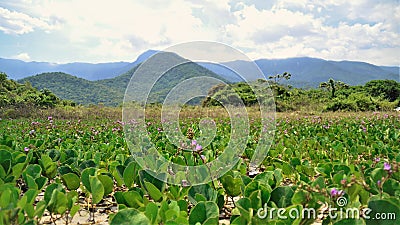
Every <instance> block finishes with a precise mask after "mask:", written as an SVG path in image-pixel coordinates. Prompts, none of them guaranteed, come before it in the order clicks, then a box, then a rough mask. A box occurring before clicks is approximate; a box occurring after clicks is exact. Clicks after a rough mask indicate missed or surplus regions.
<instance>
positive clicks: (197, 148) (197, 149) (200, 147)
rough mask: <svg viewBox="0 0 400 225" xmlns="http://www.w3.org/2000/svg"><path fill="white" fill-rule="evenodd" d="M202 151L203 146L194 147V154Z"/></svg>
mask: <svg viewBox="0 0 400 225" xmlns="http://www.w3.org/2000/svg"><path fill="white" fill-rule="evenodd" d="M202 149H203V146H201V145H199V144H198V145H196V152H198V151H201V150H202Z"/></svg>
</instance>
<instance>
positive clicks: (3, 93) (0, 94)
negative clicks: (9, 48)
mask: <svg viewBox="0 0 400 225" xmlns="http://www.w3.org/2000/svg"><path fill="white" fill-rule="evenodd" d="M73 105H74V103H73V102H72V101H68V100H61V99H60V98H58V97H57V96H56V95H55V94H54V93H53V92H51V91H50V90H49V89H47V88H43V89H41V90H40V91H39V90H38V89H36V88H34V87H32V85H31V84H30V83H29V82H26V83H24V84H20V83H17V82H15V81H13V80H9V79H8V78H7V75H6V74H5V73H1V72H0V109H1V111H0V115H3V116H11V114H13V112H15V111H16V110H18V109H20V110H23V111H26V110H35V109H38V108H42V109H44V108H52V107H55V106H73Z"/></svg>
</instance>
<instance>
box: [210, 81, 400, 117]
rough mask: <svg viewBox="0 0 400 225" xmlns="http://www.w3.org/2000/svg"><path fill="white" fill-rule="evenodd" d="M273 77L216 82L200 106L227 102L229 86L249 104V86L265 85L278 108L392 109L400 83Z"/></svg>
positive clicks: (252, 98)
mask: <svg viewBox="0 0 400 225" xmlns="http://www.w3.org/2000/svg"><path fill="white" fill-rule="evenodd" d="M277 78H280V77H278V76H277V77H270V80H269V81H265V80H258V81H256V82H253V83H250V85H249V84H247V83H242V82H239V83H234V84H230V85H219V86H217V87H214V88H213V89H211V90H210V91H209V96H208V97H207V98H206V99H205V100H204V101H203V106H211V105H219V104H220V103H219V102H218V101H221V102H227V101H228V100H227V99H229V97H230V93H231V91H232V90H234V91H235V92H236V93H238V94H239V96H240V97H241V98H242V99H243V102H244V104H245V105H247V106H251V105H254V104H257V97H256V95H255V94H254V92H253V90H252V88H254V90H260V91H261V92H263V90H265V89H266V88H267V87H268V86H269V87H270V88H271V89H272V91H273V93H274V96H275V102H276V108H277V111H279V112H282V111H293V110H302V111H374V110H393V109H394V108H395V107H396V106H400V83H399V82H396V81H394V80H373V81H369V82H367V83H366V84H365V85H363V86H361V85H360V86H349V85H347V84H345V83H343V82H340V81H334V80H332V79H330V80H329V81H327V82H323V83H321V84H320V88H319V89H300V88H293V87H291V86H288V85H282V84H279V83H278V82H277V80H276V79H277ZM289 78H290V76H289ZM289 78H287V79H289ZM266 83H268V86H267V85H266ZM250 86H251V87H250ZM265 92H266V91H265ZM258 97H260V98H263V96H258ZM267 97H268V96H267Z"/></svg>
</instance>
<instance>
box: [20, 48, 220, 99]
mask: <svg viewBox="0 0 400 225" xmlns="http://www.w3.org/2000/svg"><path fill="white" fill-rule="evenodd" d="M165 54H167V56H166V57H163V60H164V61H169V60H174V59H177V58H179V56H177V55H175V54H171V53H165ZM180 59H181V58H180ZM138 66H140V65H138ZM138 66H135V67H133V68H132V69H130V70H129V71H128V72H126V73H124V74H122V75H120V76H117V77H115V78H112V79H104V80H98V81H89V80H85V79H82V78H78V77H76V76H73V75H69V74H66V73H61V72H53V73H42V74H38V75H35V76H31V77H27V78H24V79H22V80H19V82H21V83H24V82H27V81H28V82H30V83H31V84H32V86H33V87H36V88H38V89H43V88H47V89H49V90H51V91H52V92H54V93H55V94H56V95H57V96H60V97H61V98H62V99H68V100H72V101H74V102H76V103H78V104H82V105H88V104H98V103H103V104H104V105H109V106H117V105H120V104H121V103H122V102H123V97H124V94H125V89H126V87H127V85H128V83H129V81H130V79H131V77H132V75H133V73H134V72H135V71H136V69H137V68H138ZM198 76H209V77H214V78H219V79H221V80H223V81H225V80H224V79H223V78H221V77H220V76H219V75H217V74H215V73H213V72H211V71H210V70H208V69H206V68H204V67H202V66H199V65H198V64H196V63H192V62H188V63H185V64H182V65H179V66H177V67H174V68H172V69H170V70H168V71H167V72H166V73H165V74H163V76H162V77H161V78H160V79H159V80H158V81H157V83H156V84H155V85H154V87H153V89H152V91H151V93H150V97H149V100H148V101H149V102H153V103H154V102H162V101H163V100H164V98H165V96H166V95H167V94H168V92H169V91H170V90H171V89H172V88H173V87H174V86H176V85H177V84H178V83H180V82H181V81H183V80H186V79H188V78H191V77H198ZM225 82H226V81H225ZM195 88H201V87H195Z"/></svg>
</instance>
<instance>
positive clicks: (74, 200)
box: [0, 107, 400, 224]
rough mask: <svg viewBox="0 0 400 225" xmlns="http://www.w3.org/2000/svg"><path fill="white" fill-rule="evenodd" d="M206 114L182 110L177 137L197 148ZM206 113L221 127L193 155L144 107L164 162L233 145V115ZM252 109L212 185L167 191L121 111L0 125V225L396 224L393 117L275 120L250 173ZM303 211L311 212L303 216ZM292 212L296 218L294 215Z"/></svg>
mask: <svg viewBox="0 0 400 225" xmlns="http://www.w3.org/2000/svg"><path fill="white" fill-rule="evenodd" d="M204 110H205V109H204V108H202V109H200V108H199V107H188V108H186V111H185V110H184V111H183V112H181V114H182V118H184V120H183V121H181V129H182V132H183V133H184V134H186V135H188V137H189V136H190V139H192V140H193V141H195V140H196V138H197V137H199V136H200V133H199V132H200V131H199V127H198V122H199V121H200V117H203V116H204ZM205 111H206V113H208V115H207V116H209V117H212V118H213V119H214V120H215V121H216V127H217V131H216V132H217V135H216V138H215V139H214V141H213V145H211V146H207V147H204V148H202V149H201V151H199V154H193V153H187V152H183V151H179V148H178V147H176V146H174V145H172V144H170V143H169V142H168V140H167V138H166V136H165V134H164V133H163V129H162V126H161V123H160V122H159V117H158V113H159V112H158V109H157V107H154V108H152V109H149V110H148V114H149V115H148V123H147V127H146V128H147V130H148V132H149V133H150V136H151V139H152V142H153V143H154V144H155V145H156V147H157V150H158V151H159V152H160V153H161V154H162V156H163V157H165V158H167V159H169V160H175V161H176V162H177V163H181V164H183V165H195V164H203V163H206V162H209V161H212V160H214V159H215V157H217V156H218V154H220V153H221V152H222V151H223V149H224V147H225V146H226V143H227V142H228V141H229V131H230V125H229V118H227V115H226V114H225V113H224V110H222V109H217V110H208V109H206V110H205ZM249 111H250V125H251V129H250V131H251V132H250V135H251V137H250V141H249V142H248V143H247V147H246V149H245V151H244V154H243V156H242V157H241V159H240V160H239V162H238V164H237V165H236V166H235V167H234V168H233V169H232V170H231V171H229V172H228V173H226V174H225V175H224V176H222V177H220V178H219V179H215V180H213V181H212V182H209V183H207V184H204V185H198V186H191V185H189V184H185V183H182V185H169V184H166V183H164V182H162V181H159V180H157V179H154V178H153V177H152V176H151V174H150V173H151V172H150V171H147V170H143V169H142V168H140V167H139V166H138V164H137V163H136V162H135V160H134V159H133V158H132V156H131V154H130V151H129V150H128V148H127V145H126V142H125V140H124V135H123V131H122V128H123V125H124V124H123V123H122V122H121V121H119V120H118V115H120V114H117V113H116V112H118V110H115V111H113V110H111V111H109V112H113V113H109V114H108V116H102V117H101V118H99V117H97V118H96V117H95V116H92V117H89V116H88V117H86V118H82V119H79V118H62V116H61V115H47V116H46V117H44V116H42V117H38V118H39V119H27V118H25V119H8V118H2V120H1V121H0V123H1V126H0V129H1V132H0V208H1V211H0V221H1V223H2V224H43V223H56V224H70V223H77V221H80V222H81V221H84V222H85V223H110V224H132V221H134V224H218V223H220V224H224V223H225V224H229V223H230V224H266V223H268V224H312V223H320V224H398V223H399V215H400V214H399V213H400V212H399V205H400V204H399V203H400V202H399V197H400V187H399V181H400V172H399V163H400V154H399V150H400V142H399V140H400V132H399V129H400V115H399V114H398V113H393V112H392V113H385V112H365V113H346V114H345V113H324V114H320V115H311V114H309V115H307V114H296V113H283V114H278V116H277V119H276V124H277V129H276V133H275V141H274V143H273V145H272V147H271V149H270V151H269V153H268V155H267V156H266V158H265V160H264V162H263V164H262V165H261V167H260V168H258V169H257V170H256V171H253V170H250V168H249V165H248V163H249V158H251V156H252V154H253V152H254V148H255V146H256V144H257V141H258V140H257V138H258V132H257V130H258V129H256V128H257V127H258V126H259V123H260V120H259V118H258V116H257V115H258V114H257V110H255V109H253V108H250V109H249ZM49 112H54V111H49ZM103 112H104V111H103ZM63 116H65V114H63ZM195 147H196V146H195ZM339 200H340V201H339ZM343 201H345V202H343ZM344 203H346V204H344ZM328 206H329V207H331V208H332V207H335V208H337V213H336V214H332V213H331V214H329V212H328V211H327V207H328ZM310 208H312V209H315V215H313V214H312V212H311V214H310V216H306V217H302V216H301V213H302V212H304V209H310ZM366 208H368V209H370V210H371V211H370V212H367V211H365V210H364V209H366ZM271 209H275V210H271ZM278 209H281V211H278ZM353 209H358V210H359V211H360V212H361V213H360V215H359V216H358V217H357V218H354V217H355V216H347V214H346V212H348V211H349V210H353ZM346 210H347V211H346ZM100 211H101V212H102V214H103V215H101V213H99V212H100ZM296 212H300V215H298V216H294V217H292V216H291V214H293V215H295V213H296ZM265 213H269V214H265ZM382 215H384V216H385V218H383V217H382ZM285 217H286V218H285ZM368 218H369V219H368ZM81 223H82V222H81Z"/></svg>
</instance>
